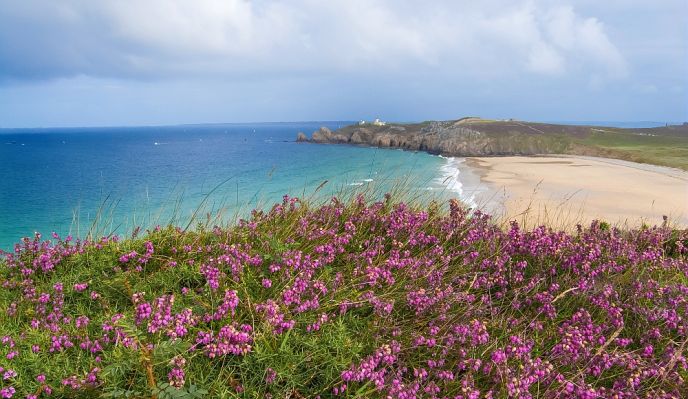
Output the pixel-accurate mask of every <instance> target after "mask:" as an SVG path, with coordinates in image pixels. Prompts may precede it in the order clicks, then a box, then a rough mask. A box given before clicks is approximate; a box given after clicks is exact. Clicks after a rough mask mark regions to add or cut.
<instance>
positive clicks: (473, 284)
mask: <svg viewBox="0 0 688 399" xmlns="http://www.w3.org/2000/svg"><path fill="white" fill-rule="evenodd" d="M686 245H688V236H687V235H686V233H685V232H677V231H672V230H671V229H669V228H667V227H652V228H642V229H639V230H633V231H620V230H616V229H614V228H610V226H609V225H607V224H605V223H599V222H595V223H593V224H592V225H590V226H586V227H580V228H579V229H578V231H577V232H575V233H573V234H568V233H564V232H558V231H552V230H550V229H548V228H546V227H540V228H536V229H534V230H531V231H525V230H523V229H521V228H520V227H519V226H518V225H517V224H515V223H514V224H512V225H511V226H510V227H509V228H507V229H501V228H499V227H497V226H496V225H495V224H493V223H492V222H491V219H490V217H489V216H487V215H483V214H481V213H475V214H469V213H468V212H467V211H466V210H465V209H463V208H461V207H460V206H459V204H458V203H457V202H451V203H450V204H449V208H448V209H445V208H444V206H443V205H439V204H430V205H428V206H426V207H424V208H416V207H412V206H409V205H406V204H404V203H397V202H394V201H392V200H390V199H389V198H387V199H385V200H384V201H380V202H366V200H365V199H364V198H362V197H359V198H357V199H355V200H353V201H351V202H347V203H343V202H340V201H339V200H337V199H332V200H331V201H330V202H328V203H326V204H325V205H322V206H314V205H309V204H307V203H303V202H301V201H299V200H298V199H296V198H289V197H285V198H284V201H283V202H282V203H280V204H277V205H275V206H274V207H273V208H271V209H270V210H269V211H265V212H263V211H254V212H253V214H252V216H251V218H250V219H249V220H244V221H241V222H240V223H238V224H237V225H235V226H230V227H227V228H220V227H217V228H203V227H199V228H198V229H197V230H196V231H183V230H182V229H179V228H175V227H162V228H156V229H154V230H152V231H150V232H147V233H146V234H144V235H142V236H140V237H139V236H134V237H131V238H127V239H122V240H120V239H117V238H114V237H109V238H102V239H99V240H91V241H81V242H80V241H74V240H72V239H71V237H66V238H59V237H57V236H55V237H53V238H51V239H50V240H43V239H42V238H41V237H40V235H37V236H36V237H35V238H33V239H28V238H27V239H25V240H24V241H23V242H21V243H20V244H18V245H17V247H16V249H15V250H14V252H13V253H11V254H5V256H4V260H1V261H0V263H1V264H0V283H1V285H2V288H1V289H0V309H1V310H2V312H1V313H0V337H1V340H0V355H1V357H0V367H1V369H0V377H1V382H0V397H2V398H10V397H17V398H37V397H108V398H144V397H145V398H151V397H155V398H199V397H208V398H218V397H236V398H315V397H321V398H330V397H340V398H505V397H510V398H530V397H544V398H636V397H642V398H681V397H686V396H688V384H687V383H686V378H688V363H687V362H688V361H687V359H686V356H688V346H687V345H688V257H687V249H686Z"/></svg>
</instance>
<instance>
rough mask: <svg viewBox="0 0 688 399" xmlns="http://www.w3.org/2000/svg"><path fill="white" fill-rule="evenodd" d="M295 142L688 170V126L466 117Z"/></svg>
mask: <svg viewBox="0 0 688 399" xmlns="http://www.w3.org/2000/svg"><path fill="white" fill-rule="evenodd" d="M297 141H299V142H311V143H330V144H354V145H366V146H374V147H381V148H400V149H404V150H410V151H426V152H428V153H431V154H438V155H444V156H459V157H478V156H509V155H542V154H571V155H587V156H598V157H607V158H615V159H623V160H627V161H633V162H641V163H650V164H656V165H663V166H670V167H676V168H680V169H684V170H688V124H686V123H684V124H682V125H667V126H662V127H655V128H614V127H603V126H580V125H563V124H551V123H535V122H525V121H518V120H513V119H509V120H490V119H482V118H477V117H466V118H461V119H457V120H449V121H426V122H422V123H385V122H381V121H379V120H376V121H374V122H363V121H362V122H359V123H358V124H354V125H349V126H344V127H342V128H340V129H337V130H335V131H332V130H330V129H328V128H326V127H321V128H320V129H319V130H317V131H315V132H313V134H312V135H311V137H310V138H308V136H306V135H305V134H304V133H303V132H299V134H298V135H297Z"/></svg>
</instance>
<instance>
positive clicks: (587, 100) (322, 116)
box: [0, 0, 688, 127]
mask: <svg viewBox="0 0 688 399" xmlns="http://www.w3.org/2000/svg"><path fill="white" fill-rule="evenodd" d="M462 116H481V117H486V118H517V119H523V120H540V121H555V120H562V121H563V120H566V121H668V122H669V121H670V122H682V121H686V120H688V1H685V0H655V1H647V0H605V1H599V0H579V1H565V0H561V1H560V0H482V1H474V0H436V1H427V0H422V1H416V0H289V1H278V0H253V1H248V0H194V1H190V0H99V1H94V0H0V127H51V126H123V125H167V124H183V123H222V122H257V121H306V120H359V119H367V120H369V119H373V118H376V117H379V118H381V119H384V120H390V121H419V120H430V119H456V118H459V117H462Z"/></svg>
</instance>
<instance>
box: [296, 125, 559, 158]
mask: <svg viewBox="0 0 688 399" xmlns="http://www.w3.org/2000/svg"><path fill="white" fill-rule="evenodd" d="M538 125H539V124H538ZM548 126H557V125H548ZM550 130H553V129H550ZM554 130H556V129H554ZM297 141H309V142H313V143H333V144H356V145H370V146H376V147H383V148H402V149H406V150H413V151H426V152H429V153H432V154H442V155H447V156H482V155H532V154H546V153H554V152H564V150H565V149H566V147H567V146H568V145H569V141H568V140H567V139H566V136H565V135H563V134H560V132H558V131H556V132H551V134H543V132H542V130H541V129H538V128H533V127H532V126H528V125H527V124H524V123H521V122H513V121H509V122H504V121H485V120H481V119H479V118H464V119H460V120H458V121H441V122H424V123H417V124H403V125H402V124H389V125H386V126H375V125H351V126H345V127H343V128H341V129H338V130H336V131H334V132H333V131H331V130H330V129H328V128H326V127H321V128H320V129H318V130H317V131H315V132H313V134H312V136H311V138H310V139H305V138H304V137H302V136H301V135H299V136H298V137H297Z"/></svg>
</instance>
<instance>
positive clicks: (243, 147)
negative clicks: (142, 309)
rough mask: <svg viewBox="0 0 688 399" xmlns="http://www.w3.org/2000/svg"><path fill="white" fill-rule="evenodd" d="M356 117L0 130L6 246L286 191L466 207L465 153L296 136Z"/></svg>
mask: <svg viewBox="0 0 688 399" xmlns="http://www.w3.org/2000/svg"><path fill="white" fill-rule="evenodd" d="M350 123H351V122H348V121H341V122H295V123H248V124H207V125H180V126H165V127H160V126H157V127H112V128H44V129H43V128H42V129H0V176H2V184H1V185H0V249H1V250H4V251H9V250H11V249H12V248H13V245H14V244H15V243H17V242H19V241H20V239H21V238H22V237H32V236H33V235H34V234H35V232H40V233H42V234H43V237H44V238H50V236H51V234H52V233H53V232H55V233H57V234H58V235H60V236H61V237H66V236H67V235H72V236H74V237H82V238H83V237H86V236H88V235H91V236H92V237H98V236H106V235H111V234H116V235H120V236H127V235H128V234H131V232H132V231H134V229H136V228H137V227H142V228H144V229H145V228H151V227H153V226H156V225H168V224H174V225H178V226H181V227H185V228H186V227H191V228H193V227H195V226H196V225H197V224H202V225H209V224H210V225H212V224H222V223H231V222H232V221H233V220H236V219H237V218H240V217H246V216H248V215H249V214H250V211H251V210H253V209H267V208H269V207H270V206H271V205H272V204H274V203H276V202H280V201H281V200H282V198H283V196H284V195H290V196H295V197H300V198H306V199H310V200H312V201H323V200H327V198H329V197H332V196H338V197H344V198H349V197H351V196H352V195H356V194H358V193H364V194H365V195H366V196H368V197H369V198H371V199H375V198H381V197H382V196H383V195H384V193H386V192H395V191H401V192H403V193H404V195H406V196H408V197H410V198H413V199H419V198H420V199H421V200H428V199H439V200H445V199H448V198H451V197H456V198H460V199H462V200H464V202H466V203H469V204H470V203H471V201H472V198H473V194H474V193H475V190H479V187H478V185H479V183H478V182H479V179H477V178H476V176H471V172H470V171H469V170H468V169H466V168H464V167H463V166H462V160H461V159H454V158H443V157H439V156H434V155H430V154H427V153H424V152H411V151H401V150H398V149H378V148H370V147H358V146H348V145H329V144H311V143H297V142H296V141H295V138H296V135H297V133H298V132H304V133H306V134H307V135H309V136H310V134H311V133H312V132H313V131H314V130H317V129H318V128H320V127H321V126H326V127H328V128H330V129H336V128H338V127H341V126H344V125H347V124H350ZM462 173H463V174H462ZM466 181H470V182H471V183H470V184H471V185H472V190H473V193H470V192H468V191H467V190H466V188H467V187H468V186H467V184H466Z"/></svg>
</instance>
